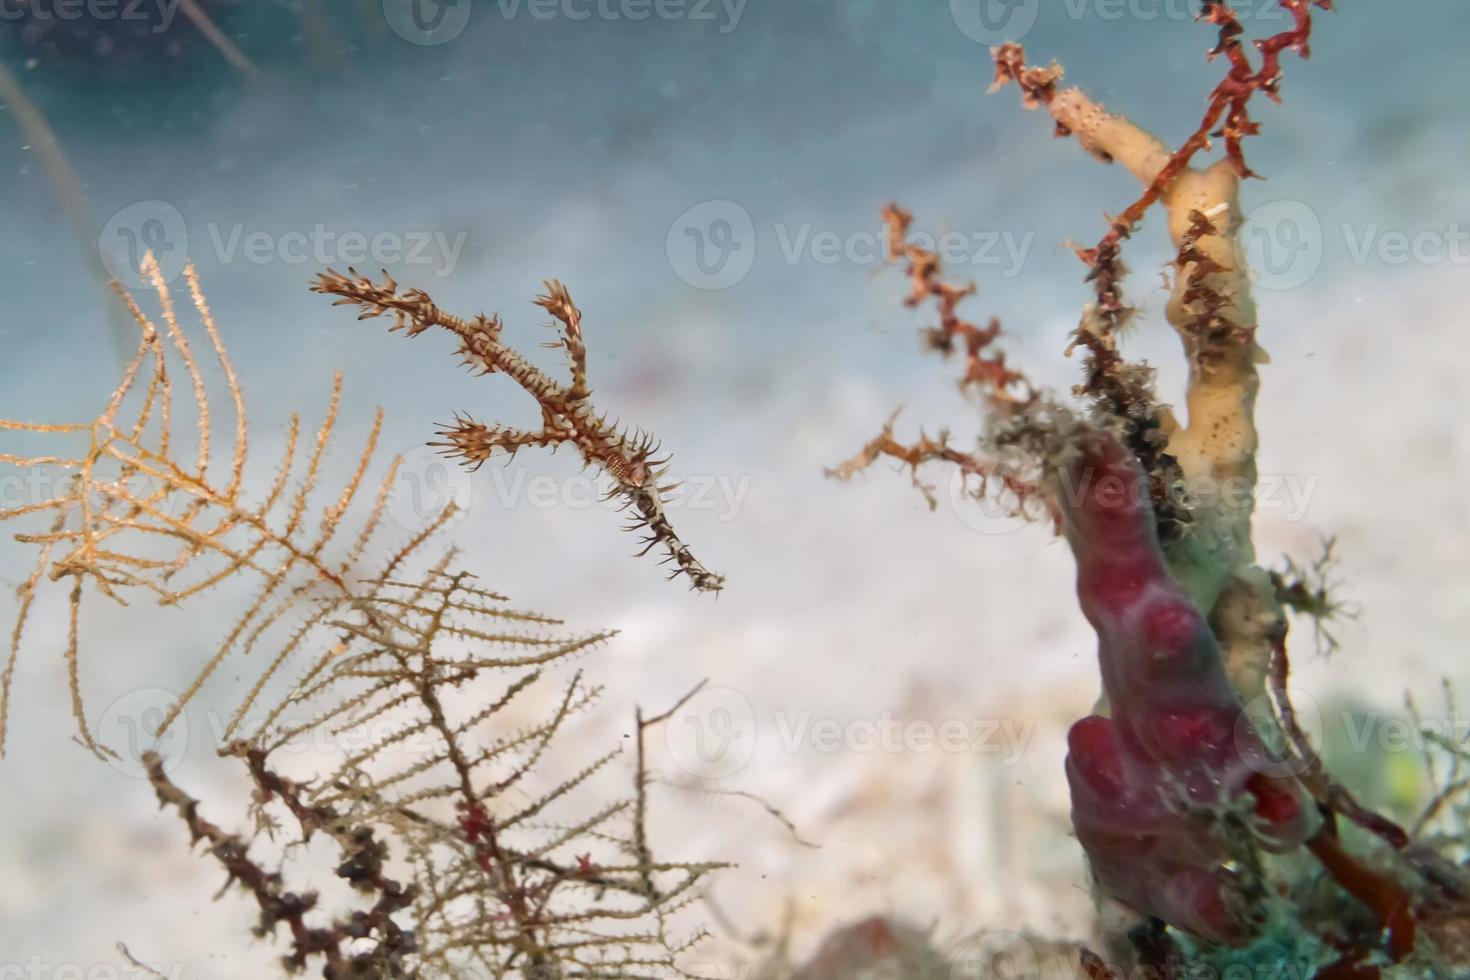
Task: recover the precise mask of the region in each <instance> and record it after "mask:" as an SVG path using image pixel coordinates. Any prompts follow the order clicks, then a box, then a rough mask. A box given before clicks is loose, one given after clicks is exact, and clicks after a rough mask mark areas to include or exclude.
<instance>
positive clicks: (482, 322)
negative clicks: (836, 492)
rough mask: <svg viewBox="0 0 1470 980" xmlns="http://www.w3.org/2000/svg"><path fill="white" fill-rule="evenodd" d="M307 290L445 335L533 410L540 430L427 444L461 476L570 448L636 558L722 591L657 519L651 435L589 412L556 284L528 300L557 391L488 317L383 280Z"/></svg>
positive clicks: (482, 431) (458, 432)
mask: <svg viewBox="0 0 1470 980" xmlns="http://www.w3.org/2000/svg"><path fill="white" fill-rule="evenodd" d="M312 290H313V291H314V292H318V293H324V294H327V295H331V296H336V297H338V299H337V303H336V304H335V305H344V304H345V305H350V306H357V307H359V309H360V313H359V314H358V319H361V320H366V319H372V318H374V317H380V316H384V315H388V316H392V317H393V320H394V323H393V326H392V328H391V329H392V330H395V331H397V330H402V331H404V332H405V333H406V334H407V335H408V336H410V337H415V336H418V335H419V334H421V333H423V332H424V331H426V330H428V329H429V328H430V327H433V326H439V327H442V328H444V329H445V330H448V331H449V332H450V333H452V334H454V335H455V336H456V337H457V338H458V339H459V348H458V350H457V351H456V353H457V354H458V355H459V356H460V358H461V359H462V360H463V361H464V363H465V364H466V365H468V366H469V367H470V368H471V369H472V370H476V371H479V372H480V373H482V374H494V373H497V372H498V373H501V374H505V375H507V376H509V377H510V378H511V380H513V381H514V382H515V383H516V384H518V385H519V386H520V387H521V388H522V389H523V390H524V391H525V392H526V393H527V394H528V395H530V396H531V397H532V398H534V399H536V402H537V404H538V405H539V406H540V408H541V415H542V428H541V429H540V431H526V430H516V429H508V428H505V427H502V426H498V425H495V426H492V425H486V424H484V423H481V422H477V421H475V420H474V419H472V418H469V417H468V416H459V417H457V418H456V419H455V421H454V423H453V424H451V425H448V426H446V427H445V428H444V429H442V430H441V431H440V432H439V435H441V436H443V437H444V439H445V440H446V441H443V442H436V443H431V445H434V446H437V447H439V448H440V449H442V450H443V451H444V453H445V454H446V455H448V456H452V457H457V458H459V459H460V460H462V461H463V462H464V463H465V465H467V466H469V467H471V468H478V467H479V466H481V465H483V464H484V463H485V462H486V461H488V460H489V459H491V458H492V457H494V456H495V455H496V454H497V453H499V454H501V455H504V456H506V457H509V456H513V455H515V453H516V452H518V451H519V450H520V449H522V448H524V447H526V446H537V447H546V448H551V449H555V448H556V447H557V446H560V445H562V444H563V443H571V444H572V445H574V446H575V447H576V448H577V451H578V452H579V453H581V455H582V459H583V461H584V462H585V463H586V464H587V465H589V466H593V467H596V468H598V469H600V470H601V471H602V472H604V473H606V474H607V475H608V477H609V478H610V479H611V480H612V487H611V489H610V490H609V494H610V496H612V497H616V498H621V500H622V501H623V502H624V504H625V505H626V509H627V510H628V511H629V512H630V520H629V524H628V526H629V528H630V529H632V530H641V531H644V532H646V533H645V536H644V542H643V543H644V545H645V547H644V548H643V549H642V551H640V552H639V554H640V555H641V554H647V553H648V552H649V551H651V550H653V549H654V548H661V549H662V550H663V551H664V553H665V555H666V558H665V561H666V562H667V563H668V564H671V565H672V566H673V572H672V573H671V576H670V577H673V576H677V575H685V576H688V578H689V582H690V584H691V586H692V587H693V588H695V589H698V590H700V591H706V592H714V591H718V590H719V589H720V588H722V587H723V584H724V576H722V575H717V574H715V573H714V572H711V571H710V570H709V569H707V568H705V567H704V566H703V565H702V564H700V563H699V561H698V560H697V559H695V557H694V555H693V554H692V553H691V552H690V550H689V548H688V547H687V546H686V545H685V544H684V543H683V541H681V540H680V539H679V536H678V535H677V534H676V533H675V531H674V528H673V525H672V524H671V523H670V522H669V519H668V515H667V514H666V513H665V510H664V499H663V495H664V494H665V493H667V492H669V491H670V490H672V489H673V485H661V484H660V481H661V480H662V479H663V478H664V476H665V475H666V474H667V472H668V471H667V464H668V458H667V457H663V458H656V457H658V446H657V444H656V443H655V441H654V440H653V438H652V437H651V436H649V435H648V434H646V433H642V432H638V431H636V430H635V431H630V430H628V429H625V428H622V427H620V426H619V425H618V424H617V423H616V422H610V421H608V418H607V416H606V415H602V414H599V413H598V412H597V410H596V408H595V407H594V406H593V404H592V400H591V393H592V392H591V388H590V387H588V383H587V347H586V344H585V343H584V341H583V338H582V313H581V311H580V310H579V309H577V306H576V304H574V303H573V302H572V298H571V295H570V294H569V293H568V292H567V289H566V287H565V286H563V285H562V284H561V283H560V282H558V281H556V280H554V279H553V280H550V281H548V282H547V283H546V294H545V295H543V296H540V297H538V298H537V299H536V305H537V306H540V307H541V308H542V309H544V310H546V311H547V312H548V313H550V314H551V315H552V317H553V318H554V319H555V320H556V323H557V326H558V333H559V340H558V341H557V342H555V343H552V344H549V345H548V346H552V347H557V348H561V349H563V350H565V351H566V352H567V357H568V360H569V361H570V364H571V382H570V383H569V384H565V385H563V384H561V383H559V382H557V381H555V380H553V379H552V378H551V377H550V376H549V375H547V374H546V373H545V372H543V371H542V370H541V369H540V368H537V367H536V366H535V365H533V364H532V363H531V362H530V361H528V360H527V359H526V358H525V357H524V356H522V355H521V354H520V353H519V352H518V351H516V350H514V349H513V348H511V347H509V346H507V345H506V344H505V343H504V342H503V341H502V340H501V329H502V325H501V321H500V318H499V317H498V316H492V317H485V316H476V317H474V318H473V319H466V318H464V317H459V316H455V315H454V314H452V313H448V312H446V311H445V310H443V309H441V308H440V307H439V306H438V305H436V304H435V303H434V301H433V300H432V299H431V298H430V297H429V295H428V293H426V292H424V291H423V290H422V289H409V290H406V291H400V290H399V287H398V283H397V282H395V281H394V280H393V277H392V276H389V275H388V274H387V273H384V276H383V281H382V283H375V282H373V280H371V279H370V278H368V277H366V276H362V275H359V274H358V273H357V271H356V270H354V269H348V270H347V275H342V274H341V273H338V272H336V271H333V270H330V269H329V270H327V271H326V272H324V273H322V274H320V275H319V276H318V277H317V281H316V283H315V284H314V285H313V286H312Z"/></svg>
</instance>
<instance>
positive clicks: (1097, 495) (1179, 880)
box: [1058, 433, 1315, 943]
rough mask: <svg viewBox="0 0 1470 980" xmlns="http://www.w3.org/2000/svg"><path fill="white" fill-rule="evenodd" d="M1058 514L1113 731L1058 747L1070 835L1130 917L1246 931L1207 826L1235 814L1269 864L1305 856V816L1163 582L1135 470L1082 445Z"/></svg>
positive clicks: (1201, 634) (1187, 604)
mask: <svg viewBox="0 0 1470 980" xmlns="http://www.w3.org/2000/svg"><path fill="white" fill-rule="evenodd" d="M1058 498H1059V499H1058V504H1059V507H1060V509H1061V512H1062V517H1063V525H1064V528H1065V531H1066V535H1067V540H1068V541H1069V542H1070V543H1071V545H1072V551H1073V553H1074V554H1075V555H1076V558H1077V594H1078V597H1079V599H1080V600H1081V604H1082V611H1083V613H1084V614H1085V615H1086V616H1087V619H1088V622H1090V623H1091V624H1092V626H1093V628H1094V629H1095V630H1096V631H1097V636H1098V660H1099V665H1100V667H1101V670H1102V682H1103V691H1104V692H1105V693H1106V695H1107V700H1108V704H1109V707H1110V714H1111V717H1106V718H1105V717H1102V716H1099V715H1093V716H1091V717H1088V718H1084V719H1082V720H1081V721H1079V722H1077V723H1076V724H1075V725H1073V726H1072V730H1071V732H1070V733H1069V734H1068V738H1067V741H1068V748H1069V752H1068V756H1067V779H1068V782H1069V783H1070V785H1071V790H1072V823H1073V826H1074V827H1075V829H1076V831H1077V838H1078V840H1079V841H1081V843H1082V846H1083V848H1084V849H1085V850H1086V852H1087V855H1088V857H1089V859H1090V860H1091V863H1092V867H1093V871H1094V873H1095V874H1096V876H1097V878H1098V881H1099V883H1100V884H1101V885H1102V887H1103V888H1104V889H1105V890H1106V891H1107V892H1109V893H1110V894H1112V895H1114V896H1115V897H1117V898H1118V899H1120V900H1122V901H1123V902H1125V903H1127V904H1128V905H1130V906H1132V907H1133V908H1135V909H1137V910H1138V911H1140V912H1143V913H1146V914H1149V915H1153V916H1157V917H1158V918H1160V919H1162V920H1164V921H1165V922H1167V923H1169V924H1171V925H1174V926H1177V927H1179V928H1182V929H1187V930H1189V931H1190V932H1193V933H1196V934H1197V935H1199V936H1202V937H1204V938H1206V939H1210V940H1214V941H1217V942H1226V943H1239V942H1242V941H1244V940H1246V939H1248V938H1249V929H1248V927H1247V925H1246V924H1245V921H1244V917H1243V915H1241V912H1240V910H1239V909H1238V908H1235V907H1234V903H1233V902H1232V900H1231V896H1232V894H1233V891H1234V887H1233V886H1234V885H1235V884H1236V876H1235V874H1234V872H1232V871H1230V870H1229V869H1228V868H1227V866H1226V865H1227V861H1228V860H1229V854H1228V853H1227V851H1226V848H1225V844H1224V842H1223V840H1222V838H1221V835H1220V833H1219V832H1218V823H1217V822H1216V821H1214V820H1210V819H1208V818H1207V817H1202V816H1201V814H1206V815H1208V814H1212V813H1218V812H1222V811H1223V810H1224V809H1226V808H1232V807H1233V808H1240V809H1244V810H1246V811H1248V812H1249V813H1251V814H1252V815H1253V822H1254V828H1253V829H1254V830H1255V832H1256V835H1257V837H1258V839H1259V842H1260V843H1261V844H1263V845H1264V846H1266V847H1267V848H1269V849H1272V850H1285V849H1288V848H1291V847H1295V846H1296V845H1298V844H1300V843H1302V842H1303V841H1304V840H1306V839H1307V838H1308V836H1310V834H1311V833H1312V831H1313V830H1314V827H1313V823H1314V821H1315V814H1314V811H1313V809H1312V808H1311V806H1310V805H1309V804H1308V803H1307V801H1306V798H1305V797H1304V796H1303V795H1302V793H1301V791H1300V789H1299V788H1298V787H1297V785H1296V784H1295V783H1294V782H1293V783H1287V782H1282V781H1280V780H1277V779H1273V778H1270V777H1268V776H1265V775H1263V773H1265V772H1267V771H1269V767H1268V763H1269V762H1270V761H1271V760H1270V756H1269V754H1268V753H1267V750H1266V747H1265V745H1264V743H1263V742H1262V740H1261V737H1260V735H1259V733H1258V732H1257V731H1256V729H1255V728H1254V727H1253V726H1252V724H1251V722H1250V721H1249V719H1248V718H1246V717H1245V716H1244V714H1243V711H1242V707H1241V703H1240V700H1239V698H1238V697H1237V696H1236V694H1235V691H1234V689H1233V688H1232V687H1231V684H1230V681H1229V679H1228V677H1227V676H1226V673H1225V666H1224V662H1223V660H1222V658H1221V656H1220V650H1219V647H1218V645H1217V644H1216V641H1215V636H1214V634H1213V633H1212V632H1211V630H1210V627H1209V624H1208V623H1206V621H1205V618H1204V617H1203V616H1202V615H1201V614H1200V612H1199V610H1198V609H1196V608H1195V606H1194V603H1193V602H1192V601H1191V600H1190V598H1189V596H1188V594H1187V593H1186V592H1185V591H1184V589H1183V588H1182V587H1181V586H1180V585H1179V583H1178V582H1176V581H1175V580H1174V579H1173V577H1172V576H1171V575H1170V574H1169V570H1168V567H1167V565H1166V564H1165V561H1164V556H1163V552H1162V550H1161V549H1160V547H1159V541H1158V535H1157V532H1156V531H1155V522H1154V513H1153V507H1152V504H1151V503H1150V501H1149V493H1148V482H1147V478H1146V477H1145V476H1144V473H1143V471H1142V469H1141V468H1140V467H1139V465H1138V463H1137V462H1136V461H1135V460H1134V459H1133V457H1132V455H1131V454H1129V453H1128V452H1127V450H1125V449H1124V448H1123V447H1122V446H1121V445H1119V444H1118V442H1117V441H1116V440H1115V439H1113V438H1112V437H1111V436H1109V435H1106V434H1103V433H1095V434H1091V435H1089V436H1087V437H1086V438H1085V439H1084V441H1083V444H1082V446H1081V452H1080V454H1079V456H1078V458H1077V459H1076V460H1075V461H1074V462H1073V464H1072V465H1071V466H1069V467H1067V468H1066V470H1065V471H1064V472H1063V473H1062V474H1061V481H1060V485H1059V487H1058Z"/></svg>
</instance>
